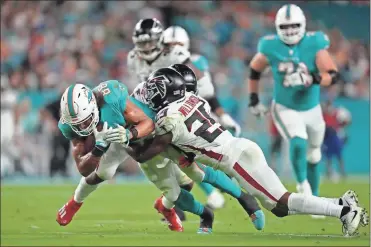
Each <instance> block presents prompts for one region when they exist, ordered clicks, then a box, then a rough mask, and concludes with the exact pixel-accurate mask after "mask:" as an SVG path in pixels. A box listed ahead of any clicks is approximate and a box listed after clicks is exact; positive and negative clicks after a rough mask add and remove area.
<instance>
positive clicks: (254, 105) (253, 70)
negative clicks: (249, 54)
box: [247, 52, 268, 116]
mask: <svg viewBox="0 0 371 247" xmlns="http://www.w3.org/2000/svg"><path fill="white" fill-rule="evenodd" d="M267 66H268V59H267V58H266V56H265V55H264V54H263V53H261V52H258V53H257V54H256V55H255V56H254V57H253V59H252V60H251V62H250V75H249V78H248V80H247V85H248V89H249V92H250V103H249V107H250V109H251V111H252V113H253V114H254V115H257V116H262V115H264V114H265V113H266V112H267V110H266V108H265V107H263V105H261V104H260V101H259V80H260V76H261V73H262V72H263V71H264V69H265V68H266V67H267Z"/></svg>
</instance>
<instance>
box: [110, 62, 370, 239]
mask: <svg viewBox="0 0 371 247" xmlns="http://www.w3.org/2000/svg"><path fill="white" fill-rule="evenodd" d="M145 91H146V92H145V96H146V100H147V102H148V105H149V106H150V108H151V109H153V110H154V111H156V112H157V115H156V136H155V138H154V140H153V142H152V143H151V144H150V145H149V146H148V147H147V149H146V150H145V151H143V152H141V153H134V152H133V150H130V149H128V152H129V153H131V154H132V155H133V157H134V158H135V159H136V160H137V161H138V162H145V161H146V160H148V159H151V158H152V157H153V156H156V155H157V154H159V153H161V152H163V151H164V150H166V148H167V146H168V145H170V144H172V145H175V146H176V147H177V148H179V150H182V152H183V156H181V157H180V158H179V163H180V164H182V165H183V166H187V165H188V164H191V163H192V162H193V161H194V160H196V161H198V162H201V163H203V164H206V165H208V166H211V167H213V168H214V169H220V170H222V171H224V172H225V173H226V174H227V175H229V176H230V177H234V178H235V179H236V180H237V181H238V183H239V185H240V186H241V187H242V188H244V189H245V190H246V191H248V192H249V193H251V194H252V195H254V196H256V197H258V198H259V200H260V202H261V203H262V205H263V206H264V207H265V208H266V209H267V210H269V211H271V212H272V213H273V214H275V215H276V216H278V217H285V216H288V215H295V214H313V215H326V216H332V217H336V218H339V219H340V220H341V222H342V224H343V233H344V235H347V236H348V235H354V234H355V233H356V232H357V229H358V227H359V226H360V225H362V226H364V225H367V224H368V215H367V213H366V211H365V209H364V208H361V207H359V205H358V200H357V198H356V197H351V196H349V191H348V192H346V193H345V194H344V196H343V197H341V198H323V197H321V198H320V197H317V196H313V195H307V194H300V193H291V192H288V191H287V190H286V188H285V187H284V185H283V184H282V183H281V181H280V180H279V178H278V177H277V175H276V174H275V173H274V172H273V170H272V169H271V168H270V167H269V166H268V164H267V162H266V160H265V157H264V154H263V151H262V150H261V149H260V147H259V146H258V145H257V144H256V143H254V142H252V141H250V140H248V139H245V138H237V137H234V136H233V135H232V134H231V133H230V132H229V131H226V130H225V129H224V128H223V127H222V126H221V125H220V124H219V123H217V122H215V120H214V119H213V118H211V117H210V106H209V104H208V103H207V102H206V101H205V100H204V99H203V98H201V97H198V96H196V95H195V94H192V93H188V92H186V87H185V81H184V79H183V77H182V76H181V75H180V74H179V73H177V72H176V71H174V70H172V69H170V68H162V69H159V70H157V71H156V72H155V73H154V74H152V75H151V77H150V78H149V79H148V81H147V83H145ZM113 131H115V130H113ZM352 195H353V194H352Z"/></svg>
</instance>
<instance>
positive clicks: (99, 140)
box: [93, 122, 109, 149]
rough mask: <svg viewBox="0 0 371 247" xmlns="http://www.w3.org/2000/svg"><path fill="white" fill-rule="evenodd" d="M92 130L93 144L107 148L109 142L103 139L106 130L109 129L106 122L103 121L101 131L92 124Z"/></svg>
mask: <svg viewBox="0 0 371 247" xmlns="http://www.w3.org/2000/svg"><path fill="white" fill-rule="evenodd" d="M93 131H94V132H93V133H94V137H95V146H98V147H102V148H103V149H105V148H107V147H108V144H109V143H108V142H107V141H105V140H104V138H105V136H106V134H107V132H108V131H109V129H108V124H107V122H104V124H103V128H102V130H101V131H98V130H97V127H96V126H94V129H93Z"/></svg>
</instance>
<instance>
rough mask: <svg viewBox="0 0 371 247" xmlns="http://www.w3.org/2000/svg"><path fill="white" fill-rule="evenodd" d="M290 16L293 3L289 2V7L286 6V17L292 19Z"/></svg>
mask: <svg viewBox="0 0 371 247" xmlns="http://www.w3.org/2000/svg"><path fill="white" fill-rule="evenodd" d="M290 17H291V4H287V7H286V19H287V20H290Z"/></svg>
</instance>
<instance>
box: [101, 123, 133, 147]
mask: <svg viewBox="0 0 371 247" xmlns="http://www.w3.org/2000/svg"><path fill="white" fill-rule="evenodd" d="M129 134H130V131H129V130H128V129H126V128H124V127H122V126H121V125H118V124H117V128H115V129H110V130H109V131H108V132H107V134H106V135H105V141H108V142H114V143H120V144H125V145H128V144H129V137H130V136H129Z"/></svg>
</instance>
